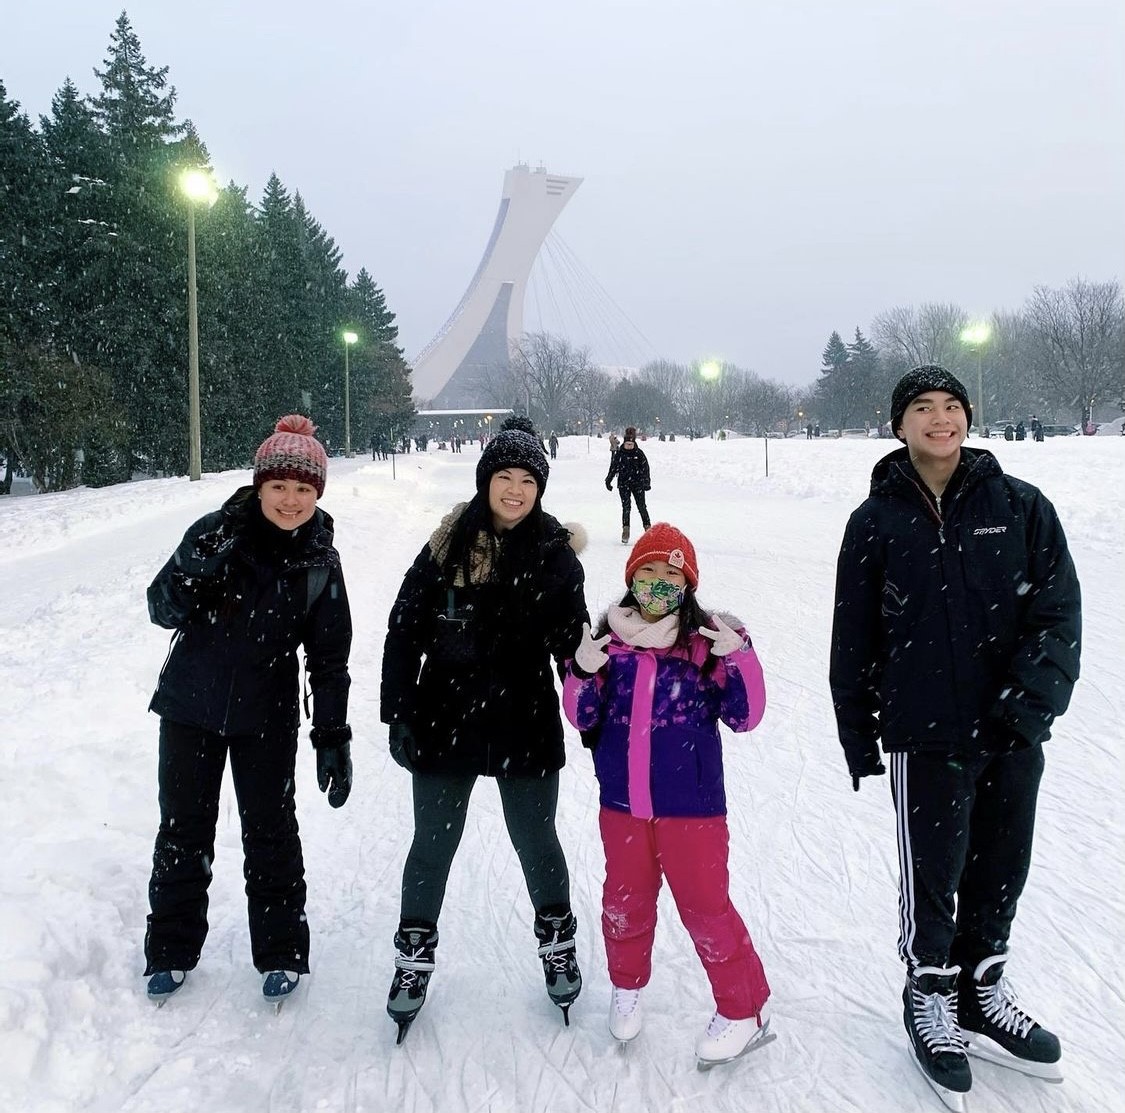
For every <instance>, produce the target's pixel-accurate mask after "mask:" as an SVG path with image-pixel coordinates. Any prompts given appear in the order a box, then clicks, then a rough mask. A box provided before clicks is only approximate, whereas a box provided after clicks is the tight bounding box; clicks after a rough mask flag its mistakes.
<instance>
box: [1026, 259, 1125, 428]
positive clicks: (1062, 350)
mask: <svg viewBox="0 0 1125 1113" xmlns="http://www.w3.org/2000/svg"><path fill="white" fill-rule="evenodd" d="M1024 313H1025V315H1026V317H1027V319H1028V322H1029V325H1030V327H1031V331H1032V335H1033V336H1034V338H1035V340H1036V342H1037V347H1038V348H1039V351H1038V353H1037V355H1038V357H1039V358H1037V360H1036V371H1037V374H1038V376H1039V378H1040V379H1041V380H1042V381H1043V383H1044V384H1045V385H1047V386H1050V387H1053V388H1054V389H1055V390H1057V391H1059V392H1060V393H1062V394H1063V396H1064V397H1066V398H1067V399H1068V400H1069V404H1070V405H1071V406H1072V407H1073V411H1074V412H1075V413H1076V414H1078V415H1080V416H1081V419H1082V421H1083V422H1085V421H1087V420H1088V419H1089V417H1090V413H1091V411H1092V409H1093V407H1094V406H1096V405H1097V404H1098V403H1099V402H1107V401H1111V400H1112V401H1116V400H1117V399H1118V398H1120V397H1121V390H1122V379H1123V370H1122V369H1123V367H1125V353H1123V351H1122V344H1123V341H1125V303H1123V302H1122V297H1121V287H1120V285H1119V284H1118V283H1117V282H1116V281H1113V282H1087V281H1086V280H1085V279H1083V278H1075V279H1072V280H1071V281H1070V282H1069V283H1068V284H1067V285H1066V286H1065V287H1064V288H1063V289H1061V290H1054V289H1051V288H1050V287H1047V286H1036V287H1035V292H1034V293H1033V294H1032V295H1031V297H1030V298H1028V300H1027V304H1026V306H1025V309H1024Z"/></svg>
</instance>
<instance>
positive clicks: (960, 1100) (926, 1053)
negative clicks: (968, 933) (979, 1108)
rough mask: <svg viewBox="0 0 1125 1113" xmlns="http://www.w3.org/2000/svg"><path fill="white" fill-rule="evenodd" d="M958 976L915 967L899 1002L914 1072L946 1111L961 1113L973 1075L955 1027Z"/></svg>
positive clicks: (951, 970) (955, 970)
mask: <svg viewBox="0 0 1125 1113" xmlns="http://www.w3.org/2000/svg"><path fill="white" fill-rule="evenodd" d="M958 973H959V970H958V968H957V967H956V966H953V967H950V968H948V969H941V968H939V967H936V966H919V967H918V968H917V969H916V970H915V971H914V973H913V974H911V975H910V977H908V978H907V981H906V988H905V989H904V990H903V991H902V1002H903V1019H904V1021H905V1022H906V1031H907V1033H908V1034H909V1036H910V1042H911V1044H912V1045H913V1048H914V1061H915V1062H916V1063H917V1064H918V1069H919V1070H920V1071H921V1072H922V1076H923V1077H924V1078H925V1079H926V1081H927V1082H928V1083H929V1084H930V1085H931V1086H932V1087H933V1089H934V1091H935V1092H936V1093H937V1095H938V1097H939V1098H941V1100H942V1102H943V1103H944V1104H945V1105H946V1106H947V1107H948V1108H949V1109H952V1110H955V1111H956V1113H963V1110H964V1108H965V1098H964V1095H965V1094H967V1093H968V1092H969V1089H970V1088H971V1087H972V1084H973V1073H972V1069H971V1068H970V1067H969V1060H968V1058H967V1057H966V1055H965V1041H964V1039H963V1038H962V1036H961V1029H960V1027H959V1026H958V1024H957V975H958Z"/></svg>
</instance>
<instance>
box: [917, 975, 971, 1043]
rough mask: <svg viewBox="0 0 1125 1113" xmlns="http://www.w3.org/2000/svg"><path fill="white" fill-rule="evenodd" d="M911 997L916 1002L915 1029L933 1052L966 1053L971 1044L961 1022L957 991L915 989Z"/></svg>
mask: <svg viewBox="0 0 1125 1113" xmlns="http://www.w3.org/2000/svg"><path fill="white" fill-rule="evenodd" d="M910 995H911V998H912V999H913V1003H914V1028H915V1030H916V1031H917V1032H918V1035H919V1037H921V1039H922V1042H923V1043H925V1045H926V1046H927V1047H928V1048H929V1049H930V1050H931V1051H933V1052H941V1051H951V1052H954V1053H955V1054H963V1053H964V1052H965V1049H966V1047H967V1045H966V1043H965V1038H964V1036H962V1035H961V1028H960V1025H958V1023H957V990H955V989H951V990H949V991H948V992H945V993H943V992H940V991H938V992H934V993H923V992H922V991H921V990H920V989H918V988H917V987H916V986H911V987H910Z"/></svg>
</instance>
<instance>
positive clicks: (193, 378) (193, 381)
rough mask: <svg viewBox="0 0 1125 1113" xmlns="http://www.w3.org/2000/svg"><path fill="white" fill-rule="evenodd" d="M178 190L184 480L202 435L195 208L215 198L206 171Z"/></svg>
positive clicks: (198, 463)
mask: <svg viewBox="0 0 1125 1113" xmlns="http://www.w3.org/2000/svg"><path fill="white" fill-rule="evenodd" d="M180 189H181V190H183V192H184V195H185V196H186V197H187V199H188V226H187V233H188V237H187V242H188V479H190V480H195V479H199V478H201V476H202V474H203V449H202V435H201V432H200V422H199V303H198V300H197V298H196V292H195V291H196V287H195V206H196V204H197V203H198V202H201V201H202V202H203V203H205V204H207V205H208V206H210V205H213V204H214V203H215V201H216V199H217V198H218V196H219V191H218V190H217V189H216V188H215V183H214V180H213V179H212V178H211V175H210V174H209V173H208V172H207V171H206V170H199V169H194V170H185V171H184V172H183V173H182V174H181V175H180Z"/></svg>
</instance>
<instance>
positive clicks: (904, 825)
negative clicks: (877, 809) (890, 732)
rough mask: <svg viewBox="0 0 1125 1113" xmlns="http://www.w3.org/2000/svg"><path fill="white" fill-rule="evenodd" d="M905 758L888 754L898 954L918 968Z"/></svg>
mask: <svg viewBox="0 0 1125 1113" xmlns="http://www.w3.org/2000/svg"><path fill="white" fill-rule="evenodd" d="M906 766H907V755H906V754H905V753H894V754H891V781H892V786H893V788H894V795H895V825H896V827H897V834H898V871H899V892H898V895H899V924H898V929H899V954H900V955H901V956H902V957H903V958H904V959H905V960H906V962H907V965H908V966H910V967H911V968H913V967H915V966H917V965H918V956H917V955H915V953H914V937H915V935H916V931H917V923H916V920H915V901H914V857H913V854H912V853H911V845H910V799H909V796H910V794H909V792H908V791H907V769H906Z"/></svg>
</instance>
